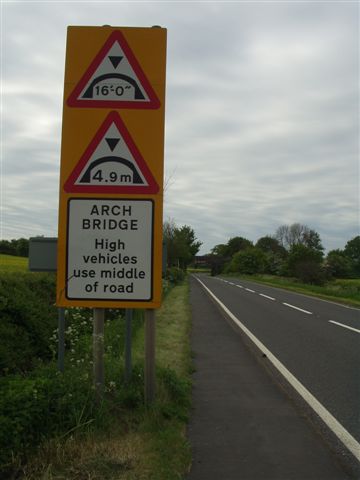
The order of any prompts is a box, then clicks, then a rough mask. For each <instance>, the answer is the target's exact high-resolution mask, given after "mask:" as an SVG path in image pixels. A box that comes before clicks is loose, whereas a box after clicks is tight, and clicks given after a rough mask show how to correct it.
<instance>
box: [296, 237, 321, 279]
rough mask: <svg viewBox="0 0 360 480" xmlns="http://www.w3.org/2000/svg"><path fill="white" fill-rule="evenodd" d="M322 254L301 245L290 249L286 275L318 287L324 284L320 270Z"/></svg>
mask: <svg viewBox="0 0 360 480" xmlns="http://www.w3.org/2000/svg"><path fill="white" fill-rule="evenodd" d="M322 259H323V254H322V252H320V251H318V250H315V249H313V248H310V247H307V246H306V245H303V244H296V245H293V246H292V247H291V250H290V252H289V256H288V259H287V273H288V274H289V275H290V276H293V277H296V278H299V279H300V280H301V281H303V282H305V283H313V284H317V285H320V284H322V283H323V282H324V279H325V277H324V274H323V271H322V269H321V264H322Z"/></svg>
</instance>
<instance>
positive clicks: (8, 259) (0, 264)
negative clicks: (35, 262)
mask: <svg viewBox="0 0 360 480" xmlns="http://www.w3.org/2000/svg"><path fill="white" fill-rule="evenodd" d="M28 264H29V259H28V258H26V257H15V256H14V255H4V254H2V253H0V271H1V272H17V271H22V272H23V271H25V270H28Z"/></svg>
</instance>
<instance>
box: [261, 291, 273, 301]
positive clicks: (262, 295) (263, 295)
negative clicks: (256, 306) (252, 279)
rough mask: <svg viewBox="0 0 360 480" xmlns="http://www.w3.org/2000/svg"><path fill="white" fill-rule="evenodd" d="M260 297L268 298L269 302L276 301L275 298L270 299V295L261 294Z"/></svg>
mask: <svg viewBox="0 0 360 480" xmlns="http://www.w3.org/2000/svg"><path fill="white" fill-rule="evenodd" d="M259 295H260V296H261V297H264V298H268V299H269V300H273V301H274V300H275V298H274V297H269V295H265V294H264V293H259Z"/></svg>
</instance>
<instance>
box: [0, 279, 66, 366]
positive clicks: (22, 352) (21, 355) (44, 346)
mask: <svg viewBox="0 0 360 480" xmlns="http://www.w3.org/2000/svg"><path fill="white" fill-rule="evenodd" d="M54 303H55V275H51V274H42V273H30V272H24V273H22V272H8V273H2V274H1V276H0V338H1V343H0V375H4V374H8V373H16V372H18V373H19V372H25V371H29V370H31V369H32V368H33V366H34V364H35V363H36V361H37V359H41V360H44V359H49V358H50V357H51V350H50V348H49V339H50V336H51V334H52V332H53V331H54V328H56V325H57V309H56V307H55V305H54Z"/></svg>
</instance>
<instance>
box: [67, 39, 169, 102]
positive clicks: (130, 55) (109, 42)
mask: <svg viewBox="0 0 360 480" xmlns="http://www.w3.org/2000/svg"><path fill="white" fill-rule="evenodd" d="M116 41H117V42H119V44H120V46H121V48H122V50H123V51H124V53H125V55H126V58H127V60H128V61H129V63H130V65H131V67H132V69H133V70H134V72H135V73H136V75H137V77H138V79H139V80H140V82H141V85H142V87H143V88H144V90H145V92H146V94H147V96H148V97H149V99H150V101H149V102H147V101H137V102H135V101H129V100H79V99H78V96H79V95H80V93H81V92H82V90H83V89H84V88H85V86H86V84H87V83H88V81H89V80H90V78H91V77H92V75H93V74H94V73H95V71H96V69H97V68H98V66H99V65H100V63H101V62H102V61H103V60H104V58H105V56H106V54H107V53H108V52H109V50H110V48H111V47H112V46H113V44H114V43H115V42H116ZM66 103H67V105H68V106H69V107H82V108H92V107H95V108H117V109H119V108H135V109H157V108H159V107H160V101H159V99H158V97H157V95H156V93H155V91H154V89H153V88H152V86H151V85H150V82H149V80H148V79H147V77H146V75H145V73H144V72H143V70H142V68H141V66H140V64H139V62H138V61H137V59H136V57H135V55H134V53H133V52H132V50H131V48H130V47H129V44H128V43H127V41H126V39H125V37H124V35H123V33H122V32H121V31H119V30H115V31H113V32H112V33H111V35H110V36H109V38H108V39H107V40H106V42H105V44H104V45H103V47H102V48H101V49H100V51H99V53H98V54H97V55H96V57H95V58H94V60H93V61H92V62H91V64H90V66H89V67H88V68H87V70H86V71H85V73H84V75H83V76H82V78H81V80H80V81H79V82H78V84H77V85H76V87H75V88H74V90H73V91H72V93H71V94H70V96H69V97H68V99H67V102H66Z"/></svg>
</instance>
